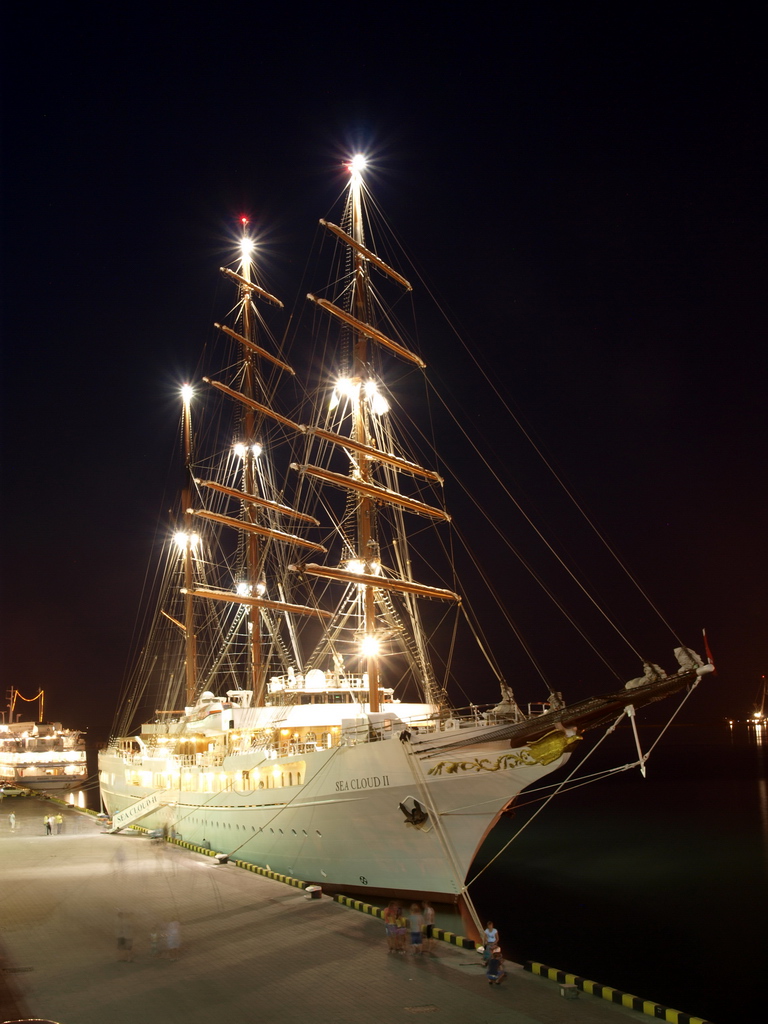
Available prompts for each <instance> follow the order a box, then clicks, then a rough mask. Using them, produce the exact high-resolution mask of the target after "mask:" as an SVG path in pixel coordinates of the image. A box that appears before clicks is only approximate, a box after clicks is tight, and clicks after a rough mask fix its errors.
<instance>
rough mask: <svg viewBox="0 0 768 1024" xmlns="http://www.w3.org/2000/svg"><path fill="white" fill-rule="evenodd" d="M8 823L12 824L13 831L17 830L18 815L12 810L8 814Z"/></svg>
mask: <svg viewBox="0 0 768 1024" xmlns="http://www.w3.org/2000/svg"><path fill="white" fill-rule="evenodd" d="M8 824H9V825H10V826H11V832H15V831H16V815H15V814H14V813H13V811H11V813H10V814H9V815H8Z"/></svg>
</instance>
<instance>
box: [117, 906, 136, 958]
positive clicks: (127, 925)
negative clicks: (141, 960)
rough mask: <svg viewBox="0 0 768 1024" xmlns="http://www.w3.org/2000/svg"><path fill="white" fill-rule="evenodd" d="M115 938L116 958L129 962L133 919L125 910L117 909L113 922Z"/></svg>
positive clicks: (131, 954) (131, 950)
mask: <svg viewBox="0 0 768 1024" xmlns="http://www.w3.org/2000/svg"><path fill="white" fill-rule="evenodd" d="M115 935H116V938H117V959H118V960H122V961H123V962H127V963H130V962H131V961H132V960H133V921H132V920H131V914H130V912H129V911H126V910H118V912H117V920H116V922H115Z"/></svg>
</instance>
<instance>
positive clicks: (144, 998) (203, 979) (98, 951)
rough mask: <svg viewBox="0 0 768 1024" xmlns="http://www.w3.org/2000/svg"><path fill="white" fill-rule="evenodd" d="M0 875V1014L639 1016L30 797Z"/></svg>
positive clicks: (448, 1020) (87, 1021)
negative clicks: (174, 954)
mask: <svg viewBox="0 0 768 1024" xmlns="http://www.w3.org/2000/svg"><path fill="white" fill-rule="evenodd" d="M59 810H61V813H62V815H63V817H64V827H63V832H62V834H61V835H56V834H54V835H51V836H47V835H45V829H44V827H43V816H44V814H45V813H54V814H56V813H58V812H59ZM10 811H14V812H15V814H16V831H15V832H13V833H11V831H10V827H9V822H8V814H9V813H10ZM54 833H55V828H54ZM0 873H1V874H2V877H3V882H4V885H3V898H2V907H3V918H4V927H3V933H4V935H3V947H2V948H0V955H1V956H2V966H3V971H2V975H0V1012H1V1013H2V1016H0V1019H2V1020H7V1019H9V1018H12V1019H16V1018H19V1017H44V1018H50V1019H51V1020H53V1021H57V1022H60V1024H103V1022H104V1021H105V1020H109V1021H110V1022H111V1024H135V1021H136V1019H137V1015H138V1016H140V1017H141V1019H142V1021H146V1024H160V1022H161V1021H162V1022H163V1024H169V1022H170V1024H177V1022H178V1024H217V1022H219V1021H221V1022H224V1021H227V1022H231V1021H237V1020H252V1019H254V1017H257V1018H258V1019H259V1020H263V1021H265V1024H269V1022H271V1021H275V1022H277V1021H279V1022H280V1024H305V1022H306V1020H307V1019H308V1018H310V1019H315V1020H320V1021H326V1020H333V1021H334V1022H339V1024H345V1022H359V1021H362V1020H367V1019H368V1018H369V1017H370V1016H371V1015H374V1016H375V1017H376V1018H377V1019H378V1021H380V1022H381V1024H389V1022H390V1021H391V1022H395V1021H397V1022H398V1024H401V1022H402V1020H403V1015H404V1014H426V1015H427V1016H429V1015H431V1014H434V1018H433V1019H440V1020H441V1021H442V1022H444V1024H454V1022H455V1024H464V1022H466V1021H468V1020H471V1021H475V1022H477V1024H484V1022H488V1024H495V1022H498V1024H502V1022H504V1024H569V1022H572V1021H573V1022H575V1021H578V1022H579V1024H618V1022H619V1021H621V1020H625V1021H629V1020H634V1021H635V1022H636V1024H642V1022H643V1021H647V1020H649V1019H651V1016H652V1015H653V1014H651V1015H649V1016H646V1015H645V1014H643V1013H642V1012H638V1011H636V1010H632V1009H628V1008H626V1007H623V1006H620V1005H616V1004H614V1003H612V1002H608V1001H606V1000H605V999H604V998H600V997H598V996H595V995H589V994H587V993H585V992H580V993H579V994H578V998H576V999H573V1000H572V999H568V998H563V997H562V996H561V994H560V985H559V984H558V983H557V982H556V981H549V980H546V979H545V978H542V977H538V976H536V975H534V974H532V973H530V972H528V971H525V970H524V969H523V967H522V966H520V965H517V964H512V963H510V962H509V961H507V965H506V966H507V969H508V977H507V979H506V981H505V982H504V984H503V985H502V986H500V987H496V986H494V987H493V988H490V987H489V986H488V985H487V983H486V980H485V977H484V972H483V968H482V965H481V964H480V962H479V957H478V956H477V954H476V953H475V952H474V951H472V950H463V949H459V948H457V947H456V946H453V945H449V944H447V943H444V942H438V943H435V948H434V949H433V951H432V952H431V953H429V954H426V955H423V956H412V955H410V954H408V955H404V956H403V955H397V954H395V955H389V954H388V953H387V947H386V941H385V937H384V928H383V925H382V923H381V921H380V920H378V919H377V918H375V917H373V916H370V915H368V914H365V913H360V912H359V911H357V910H354V909H350V908H349V907H346V906H343V905H341V904H339V903H337V902H334V901H333V900H332V899H330V898H328V897H326V896H323V897H322V898H320V899H310V898H308V897H307V895H306V894H305V893H304V892H303V891H302V890H301V889H299V888H296V887H292V886H289V885H286V884H284V883H282V882H279V881H275V880H273V879H270V878H265V877H262V876H260V875H258V874H255V873H253V872H250V871H245V870H242V869H240V868H238V867H237V866H236V865H234V864H231V863H230V864H218V863H217V862H216V861H215V860H214V859H212V858H211V857H208V856H204V855H202V854H199V853H195V852H192V851H189V850H185V849H183V848H180V847H177V846H174V845H171V844H164V843H153V842H151V841H150V840H149V839H148V838H147V837H146V836H143V835H141V834H138V833H131V832H127V833H124V834H117V835H108V834H106V833H104V832H103V831H102V829H101V826H100V825H99V824H98V823H97V821H96V820H95V819H94V818H93V817H91V816H89V815H86V814H83V813H81V812H78V811H76V810H74V809H71V808H62V807H61V806H60V805H59V804H58V802H52V801H47V800H44V799H42V798H21V797H17V798H13V799H6V800H3V801H2V802H1V803H0ZM118 909H123V910H130V911H131V913H132V921H133V953H134V960H133V961H132V962H120V961H118V960H117V948H116V930H115V928H116V915H117V911H118ZM173 920H176V921H178V922H179V923H180V929H181V939H182V943H181V949H180V953H179V957H178V959H177V960H175V961H174V960H170V959H166V958H164V957H160V956H154V955H153V954H152V949H151V939H150V935H151V933H152V931H153V930H155V929H157V928H158V927H162V925H163V923H164V922H169V921H173ZM559 966H562V965H559ZM646 1012H647V1011H646ZM662 1019H667V1020H681V1021H682V1020H688V1019H689V1018H688V1017H687V1016H686V1015H683V1014H681V1015H680V1016H679V1017H677V1016H667V1017H663V1018H662Z"/></svg>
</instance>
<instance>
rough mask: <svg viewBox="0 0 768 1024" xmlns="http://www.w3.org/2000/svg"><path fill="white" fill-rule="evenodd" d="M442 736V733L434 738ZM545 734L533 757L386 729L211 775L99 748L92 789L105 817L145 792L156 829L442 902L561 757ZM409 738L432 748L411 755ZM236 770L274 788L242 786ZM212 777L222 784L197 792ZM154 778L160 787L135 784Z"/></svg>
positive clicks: (559, 743) (525, 750)
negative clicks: (512, 807) (545, 745)
mask: <svg viewBox="0 0 768 1024" xmlns="http://www.w3.org/2000/svg"><path fill="white" fill-rule="evenodd" d="M283 710H285V709H283ZM299 710H300V709H299ZM399 724H400V725H402V722H400V723H399ZM219 735H220V736H223V735H224V734H219ZM452 740H454V736H453V735H451V734H450V733H449V734H448V736H447V738H444V740H443V742H446V741H452ZM553 742H554V743H555V745H556V747H555V749H554V750H553V751H552V750H550V751H549V752H548V754H547V757H553V756H554V755H556V756H554V759H553V760H549V761H548V763H541V760H545V759H546V758H541V760H537V759H536V757H537V756H539V757H541V755H540V754H539V755H537V753H536V751H535V747H536V745H535V744H534V745H532V746H530V747H522V748H518V749H517V750H511V749H510V746H509V743H508V742H504V741H496V742H492V743H487V744H483V743H480V744H478V745H473V746H468V747H466V748H463V749H462V748H458V749H451V750H450V751H446V752H445V753H440V752H439V751H437V752H434V745H435V744H434V742H432V743H430V742H429V741H424V740H421V741H418V742H414V743H411V742H401V741H400V740H399V739H398V736H397V735H396V734H395V733H393V734H392V735H391V737H390V738H388V739H384V740H382V741H380V742H363V743H359V744H356V745H351V744H349V745H348V744H343V745H340V746H334V747H332V748H331V749H325V750H315V751H313V752H310V753H307V752H299V753H295V754H292V753H288V754H287V755H286V756H279V757H269V756H268V755H267V754H266V753H265V752H259V753H258V754H257V753H253V754H234V755H230V756H228V757H226V758H224V759H222V761H221V764H220V766H219V767H218V768H217V770H216V772H213V773H212V772H211V771H210V769H208V768H207V767H206V766H205V765H199V766H194V767H193V766H189V767H187V768H183V769H181V768H180V765H179V764H178V763H177V762H169V760H168V759H167V758H164V757H149V756H146V757H143V756H142V757H136V756H133V757H125V756H123V755H121V754H120V752H119V751H117V750H116V749H115V748H113V749H112V750H107V751H105V752H104V753H103V754H102V755H101V756H100V760H99V766H100V775H101V791H102V796H103V799H104V802H105V804H106V808H107V810H108V812H109V813H110V814H111V815H113V816H114V815H116V814H117V813H118V812H120V811H124V810H126V808H129V807H130V806H132V805H134V804H137V801H144V800H149V799H150V798H152V801H153V803H154V810H151V811H150V813H145V814H143V815H142V817H141V820H140V822H138V823H139V824H141V825H142V827H146V828H150V829H154V828H161V827H164V826H167V827H169V828H171V829H173V830H174V831H175V833H176V834H177V835H178V836H180V837H181V838H182V839H184V840H185V841H187V842H190V843H193V844H195V845H199V846H210V848H212V849H214V850H216V851H217V852H222V853H227V854H229V855H230V856H231V857H232V858H233V859H240V860H244V861H248V862H250V863H254V864H258V865H259V866H261V867H266V868H269V869H270V870H272V871H276V872H279V873H280V874H286V875H290V876H292V877H294V878H298V879H301V880H303V881H306V882H313V883H317V884H321V885H324V886H326V887H328V888H331V889H335V890H337V891H343V892H348V893H349V892H357V891H368V892H371V893H383V894H389V893H392V894H398V895H407V894H413V895H421V896H426V895H427V894H429V895H430V896H431V897H433V898H440V899H445V900H454V899H456V898H457V897H458V896H459V895H460V893H461V891H462V888H463V885H464V882H465V879H466V875H467V872H468V870H469V867H470V865H471V863H472V860H473V858H474V857H475V854H476V853H477V850H478V848H479V847H480V845H481V843H482V841H483V839H484V838H485V836H486V835H487V834H488V832H489V830H490V829H491V828H492V826H493V825H494V824H495V822H496V821H497V820H498V818H499V815H500V814H501V813H502V811H503V810H504V809H505V808H506V807H507V806H508V805H509V804H510V802H511V801H512V800H514V798H515V797H516V796H517V795H518V794H519V793H520V791H521V790H522V789H524V788H525V787H526V786H530V785H531V784H533V783H535V782H537V781H538V780H539V779H541V778H542V777H543V776H545V775H547V774H548V773H549V772H551V771H554V770H555V769H557V768H559V767H560V766H561V765H562V764H564V763H565V761H566V760H567V759H568V756H569V755H568V753H567V752H566V751H565V746H566V745H567V742H568V740H567V737H566V736H565V734H564V733H563V734H562V735H558V736H557V738H556V739H554V741H553V740H549V746H550V747H551V745H552V743H553ZM451 745H453V744H451ZM420 746H421V747H426V746H429V747H430V749H432V750H433V752H432V753H428V754H427V753H421V752H420V749H419V748H420ZM248 769H250V770H251V774H254V773H258V774H259V775H260V777H261V778H263V777H264V773H265V772H266V773H268V774H269V775H271V776H272V778H274V779H275V780H276V781H279V782H283V783H285V785H277V786H276V787H275V788H258V786H256V787H254V786H253V785H249V784H248V783H243V781H242V775H241V773H242V771H243V770H248ZM299 773H303V774H299ZM180 774H181V775H182V780H181V789H180ZM216 775H218V785H221V786H222V788H221V789H220V790H219V791H218V792H210V791H206V788H204V787H207V786H208V785H210V783H211V781H212V776H213V778H214V779H215V777H216ZM169 776H170V777H169ZM297 776H298V777H300V778H301V782H300V784H296V781H297ZM160 777H168V780H169V783H170V784H169V785H168V786H167V787H165V788H158V787H155V786H153V785H146V784H144V785H142V784H135V783H136V781H139V782H141V781H144V782H148V781H149V780H150V778H151V779H154V780H158V779H159V778H160ZM204 780H205V781H204ZM289 782H291V783H293V784H292V785H291V784H288V783H289ZM414 802H418V807H419V808H421V810H423V811H424V812H426V815H427V817H426V820H425V821H424V822H423V824H420V825H419V824H414V823H412V822H411V821H408V820H407V819H406V812H408V811H410V810H412V809H413V808H414V806H415V804H414ZM401 805H402V806H401ZM145 806H152V804H150V803H148V804H146V805H144V804H141V805H140V807H141V809H142V810H144V809H145Z"/></svg>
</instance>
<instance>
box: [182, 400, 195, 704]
mask: <svg viewBox="0 0 768 1024" xmlns="http://www.w3.org/2000/svg"><path fill="white" fill-rule="evenodd" d="M181 397H182V401H183V403H184V411H183V431H184V490H183V491H182V495H181V498H182V505H181V507H182V508H183V509H184V531H183V533H182V536H181V541H182V543H183V545H184V548H183V554H184V643H185V651H186V658H185V662H186V664H185V674H186V702H187V706H191V705H192V704H193V703H194V700H195V697H196V695H197V635H196V633H195V608H194V599H193V597H192V588H193V585H194V565H193V559H194V543H195V542H194V537H195V535H194V533H193V528H192V513H191V511H190V507H191V505H192V416H191V412H190V402H191V400H192V388H191V387H190V386H189V385H188V384H185V385H184V387H183V388H182V391H181Z"/></svg>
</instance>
